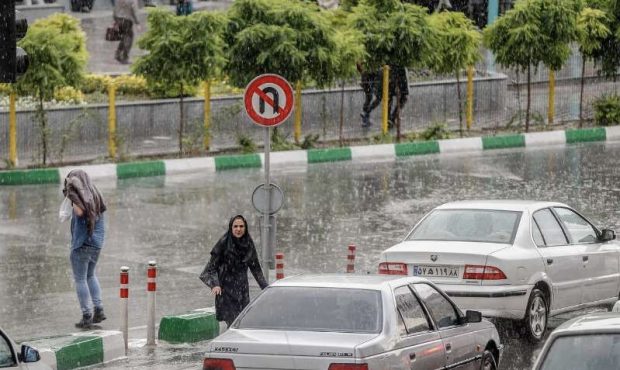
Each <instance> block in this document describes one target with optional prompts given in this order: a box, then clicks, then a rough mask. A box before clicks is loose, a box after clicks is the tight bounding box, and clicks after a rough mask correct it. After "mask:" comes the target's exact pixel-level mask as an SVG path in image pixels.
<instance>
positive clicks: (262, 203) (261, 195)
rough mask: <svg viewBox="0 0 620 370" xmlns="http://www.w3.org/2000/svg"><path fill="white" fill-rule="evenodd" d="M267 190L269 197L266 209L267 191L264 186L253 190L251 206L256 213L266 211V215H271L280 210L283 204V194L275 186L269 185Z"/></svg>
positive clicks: (261, 185)
mask: <svg viewBox="0 0 620 370" xmlns="http://www.w3.org/2000/svg"><path fill="white" fill-rule="evenodd" d="M269 190H270V191H269V195H270V196H271V198H270V202H269V207H267V190H266V189H265V184H260V185H258V186H257V187H256V188H255V189H254V192H252V205H253V206H254V208H256V210H257V211H258V212H260V213H265V211H266V210H268V211H269V212H268V213H269V214H270V215H272V214H274V213H276V212H278V211H279V210H280V208H282V204H284V193H283V192H282V189H280V188H279V187H278V185H276V184H269Z"/></svg>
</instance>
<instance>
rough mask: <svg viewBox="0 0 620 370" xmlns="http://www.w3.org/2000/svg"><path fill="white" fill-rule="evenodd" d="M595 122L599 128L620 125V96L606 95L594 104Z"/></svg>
mask: <svg viewBox="0 0 620 370" xmlns="http://www.w3.org/2000/svg"><path fill="white" fill-rule="evenodd" d="M593 106H594V121H595V122H596V125H597V126H613V125H618V124H620V95H616V94H614V95H606V96H603V97H601V98H599V99H597V100H596V101H594V103H593Z"/></svg>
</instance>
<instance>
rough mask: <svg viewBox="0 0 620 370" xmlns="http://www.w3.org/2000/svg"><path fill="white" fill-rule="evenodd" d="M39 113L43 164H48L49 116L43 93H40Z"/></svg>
mask: <svg viewBox="0 0 620 370" xmlns="http://www.w3.org/2000/svg"><path fill="white" fill-rule="evenodd" d="M37 115H38V116H39V126H40V128H41V147H42V148H43V165H44V166H45V165H46V164H47V117H46V116H45V109H44V108H43V94H39V107H38V112H37Z"/></svg>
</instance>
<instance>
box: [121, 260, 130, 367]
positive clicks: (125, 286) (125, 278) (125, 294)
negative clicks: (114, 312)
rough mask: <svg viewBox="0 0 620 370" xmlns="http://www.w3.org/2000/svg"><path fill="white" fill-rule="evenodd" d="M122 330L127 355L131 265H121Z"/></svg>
mask: <svg viewBox="0 0 620 370" xmlns="http://www.w3.org/2000/svg"><path fill="white" fill-rule="evenodd" d="M120 298H121V332H122V333H123V339H124V340H125V355H127V348H128V346H127V343H128V339H129V267H127V266H122V267H121V289H120Z"/></svg>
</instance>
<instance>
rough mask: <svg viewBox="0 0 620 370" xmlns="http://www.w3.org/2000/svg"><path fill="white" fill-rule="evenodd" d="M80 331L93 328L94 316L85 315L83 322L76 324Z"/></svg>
mask: <svg viewBox="0 0 620 370" xmlns="http://www.w3.org/2000/svg"><path fill="white" fill-rule="evenodd" d="M75 327H76V328H78V329H90V328H92V327H93V315H91V314H89V313H85V314H83V315H82V320H80V322H78V323H76V324H75Z"/></svg>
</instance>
